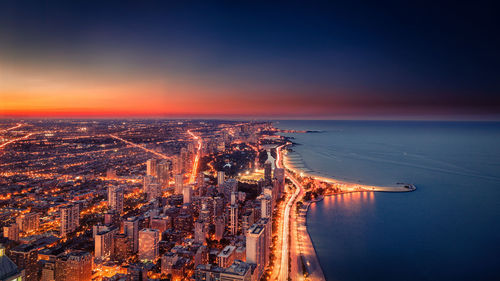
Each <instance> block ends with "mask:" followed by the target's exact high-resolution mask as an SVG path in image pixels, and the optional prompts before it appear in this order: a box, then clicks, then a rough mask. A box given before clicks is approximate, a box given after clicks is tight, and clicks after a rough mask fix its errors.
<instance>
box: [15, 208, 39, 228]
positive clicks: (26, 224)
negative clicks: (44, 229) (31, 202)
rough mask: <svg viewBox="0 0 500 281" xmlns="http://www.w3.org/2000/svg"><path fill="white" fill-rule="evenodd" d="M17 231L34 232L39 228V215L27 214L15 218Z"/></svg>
mask: <svg viewBox="0 0 500 281" xmlns="http://www.w3.org/2000/svg"><path fill="white" fill-rule="evenodd" d="M16 223H17V225H18V227H19V230H21V231H23V232H30V231H36V230H37V229H38V227H39V226H40V214H38V213H28V214H23V215H20V216H19V217H17V218H16Z"/></svg>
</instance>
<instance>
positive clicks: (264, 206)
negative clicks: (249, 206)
mask: <svg viewBox="0 0 500 281" xmlns="http://www.w3.org/2000/svg"><path fill="white" fill-rule="evenodd" d="M257 199H258V200H260V217H261V218H271V215H272V213H273V210H272V200H271V197H270V196H269V195H268V194H261V195H260V196H259V197H258V198H257Z"/></svg>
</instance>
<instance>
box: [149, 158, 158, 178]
mask: <svg viewBox="0 0 500 281" xmlns="http://www.w3.org/2000/svg"><path fill="white" fill-rule="evenodd" d="M157 165H158V160H157V159H149V160H148V161H147V162H146V175H148V176H153V177H157V176H158V168H157Z"/></svg>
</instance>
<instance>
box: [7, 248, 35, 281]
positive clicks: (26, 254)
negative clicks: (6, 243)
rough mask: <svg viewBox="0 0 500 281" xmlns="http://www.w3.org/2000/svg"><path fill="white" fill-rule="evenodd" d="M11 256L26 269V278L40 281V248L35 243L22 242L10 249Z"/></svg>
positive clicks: (30, 280)
mask: <svg viewBox="0 0 500 281" xmlns="http://www.w3.org/2000/svg"><path fill="white" fill-rule="evenodd" d="M9 257H10V258H11V259H12V261H13V262H14V263H15V264H16V265H17V266H18V267H19V268H20V269H23V270H24V277H25V278H24V279H23V280H27V281H38V265H37V261H38V250H37V249H36V248H35V246H34V245H29V244H22V245H19V246H17V247H15V248H14V249H11V250H10V254H9Z"/></svg>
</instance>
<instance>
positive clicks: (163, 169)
mask: <svg viewBox="0 0 500 281" xmlns="http://www.w3.org/2000/svg"><path fill="white" fill-rule="evenodd" d="M169 166H170V163H169V161H167V160H162V161H161V162H160V163H158V172H157V174H158V180H159V181H160V184H161V186H162V187H163V188H167V187H168V181H169V180H170V178H169V174H170V168H169Z"/></svg>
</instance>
